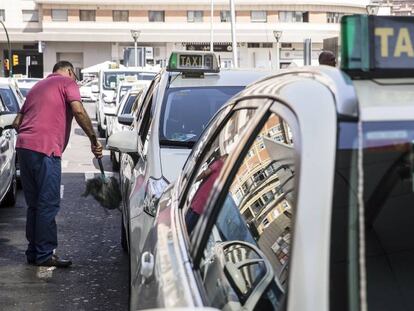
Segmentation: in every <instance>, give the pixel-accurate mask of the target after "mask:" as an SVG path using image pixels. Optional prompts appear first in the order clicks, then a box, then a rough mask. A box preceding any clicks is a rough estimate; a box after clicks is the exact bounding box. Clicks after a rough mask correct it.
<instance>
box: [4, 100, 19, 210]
mask: <svg viewBox="0 0 414 311" xmlns="http://www.w3.org/2000/svg"><path fill="white" fill-rule="evenodd" d="M18 111H19V107H18V106H17V104H13V105H8V104H6V102H4V101H3V99H2V98H0V206H13V205H14V204H15V202H16V191H17V171H16V148H15V146H16V134H15V130H14V129H12V128H11V125H12V123H13V121H14V118H15V117H16V115H17V112H18Z"/></svg>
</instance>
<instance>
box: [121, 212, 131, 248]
mask: <svg viewBox="0 0 414 311" xmlns="http://www.w3.org/2000/svg"><path fill="white" fill-rule="evenodd" d="M121 246H122V249H123V250H124V252H125V253H129V252H128V250H129V248H128V239H127V232H126V230H125V226H124V214H123V213H122V218H121Z"/></svg>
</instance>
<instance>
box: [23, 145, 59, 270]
mask: <svg viewBox="0 0 414 311" xmlns="http://www.w3.org/2000/svg"><path fill="white" fill-rule="evenodd" d="M17 153H18V158H19V162H20V178H21V182H22V186H23V192H24V196H25V199H26V204H27V206H28V208H27V221H26V238H27V240H28V242H29V245H28V248H27V251H26V256H27V260H28V261H34V262H36V263H41V262H44V261H46V260H48V259H49V258H50V257H51V256H52V255H53V251H54V249H56V247H57V244H58V243H57V228H56V221H55V217H56V214H57V213H58V211H59V204H60V181H61V161H60V158H59V157H54V156H50V157H48V156H46V155H44V154H42V153H39V152H35V151H31V150H27V149H17Z"/></svg>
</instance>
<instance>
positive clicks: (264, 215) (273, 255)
mask: <svg viewBox="0 0 414 311" xmlns="http://www.w3.org/2000/svg"><path fill="white" fill-rule="evenodd" d="M281 110H282V111H281V113H280V114H277V113H271V112H270V111H269V112H268V113H266V115H265V116H264V118H263V120H262V121H261V122H258V123H257V126H255V128H254V130H252V131H251V132H248V131H246V132H245V133H244V134H243V136H244V138H242V139H241V140H240V141H239V142H238V143H237V145H241V147H238V146H237V145H236V146H233V147H232V141H235V139H234V138H235V137H237V134H238V132H239V131H240V130H242V129H243V123H244V122H239V123H235V124H234V126H233V128H232V132H230V133H231V135H230V133H229V135H226V134H225V133H223V134H222V135H219V136H218V139H217V140H218V141H217V143H216V146H217V147H216V149H215V150H214V152H213V153H210V159H209V157H208V156H207V157H206V156H205V157H204V158H205V159H206V160H207V161H205V162H204V163H203V164H201V166H200V167H199V169H198V170H197V174H196V177H195V180H196V181H199V183H200V185H197V183H194V184H193V186H192V187H191V188H190V189H189V191H188V193H189V195H188V197H187V199H186V204H185V206H184V209H183V212H184V218H185V226H186V228H187V231H188V232H189V234H190V236H189V238H190V244H191V245H190V248H191V254H192V259H193V267H194V269H195V271H196V279H197V280H198V284H199V288H200V291H201V292H202V293H203V296H204V299H205V301H206V304H208V305H209V306H212V307H215V308H218V309H225V310H240V309H242V308H245V309H246V310H282V309H283V308H284V305H285V300H286V297H287V296H286V290H287V285H288V277H289V262H290V257H291V252H290V250H291V240H292V234H294V228H293V220H294V216H295V204H296V196H295V195H296V184H297V183H296V178H297V173H298V172H297V169H296V168H297V163H298V157H297V152H296V149H295V148H297V147H298V145H299V136H298V130H297V122H296V119H295V117H294V115H293V113H291V112H290V111H289V110H288V109H286V108H283V107H282V109H281ZM252 123H253V122H252ZM233 148H234V149H233ZM229 150H230V151H232V153H233V154H232V155H228V156H227V157H225V158H224V163H223V164H222V169H221V170H220V172H219V174H218V175H216V176H217V177H216V179H215V180H214V183H213V186H210V188H209V187H207V186H206V185H207V183H208V181H207V180H206V179H205V176H206V175H207V174H206V173H205V172H206V171H207V170H210V171H213V170H214V166H215V161H220V159H223V157H222V156H221V157H217V156H218V155H220V154H223V155H225V154H229V152H228V151H229ZM211 156H213V158H211ZM217 159H218V160H217ZM210 176H212V175H211V174H210ZM203 185H204V187H203ZM195 212H196V214H199V215H198V220H197V221H196V222H195V224H194V222H192V218H194V213H195Z"/></svg>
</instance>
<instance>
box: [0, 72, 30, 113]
mask: <svg viewBox="0 0 414 311" xmlns="http://www.w3.org/2000/svg"><path fill="white" fill-rule="evenodd" d="M0 97H1V99H2V100H3V103H4V104H5V105H6V106H8V107H14V106H16V105H17V106H18V107H19V110H20V108H21V107H22V106H23V103H24V100H25V97H24V96H23V94H22V93H21V91H20V89H19V87H18V85H17V83H16V80H14V79H13V78H0Z"/></svg>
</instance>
